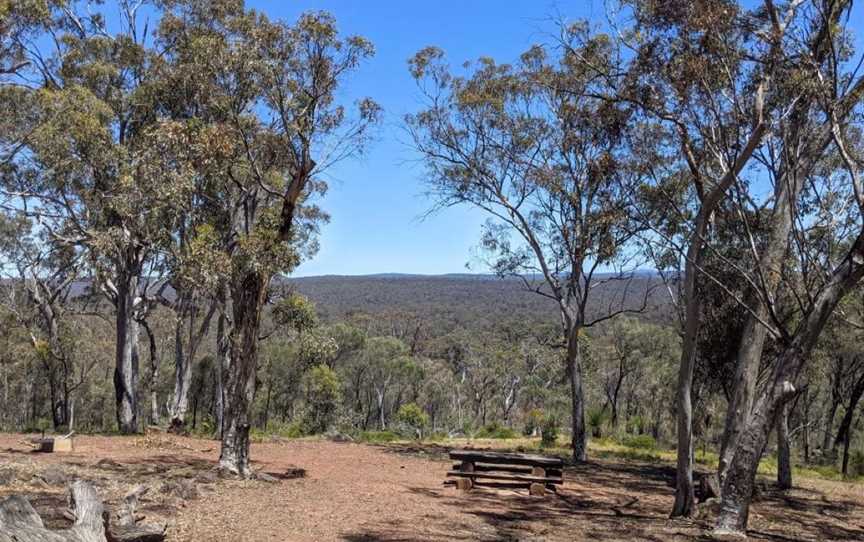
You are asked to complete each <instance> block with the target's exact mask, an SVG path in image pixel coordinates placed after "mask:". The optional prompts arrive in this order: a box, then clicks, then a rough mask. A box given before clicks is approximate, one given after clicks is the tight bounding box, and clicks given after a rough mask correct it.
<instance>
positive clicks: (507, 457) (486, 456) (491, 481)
mask: <svg viewBox="0 0 864 542" xmlns="http://www.w3.org/2000/svg"><path fill="white" fill-rule="evenodd" d="M450 459H453V460H455V461H458V463H456V464H454V465H453V470H451V471H449V472H448V473H447V476H448V477H452V478H454V479H455V480H448V482H449V483H452V484H455V485H456V487H457V488H458V489H461V490H464V491H467V490H470V489H471V488H472V487H474V486H475V485H483V486H491V487H521V488H525V487H527V488H528V490H529V492H530V493H531V495H545V493H546V489H547V488H548V489H551V490H553V491H554V490H555V488H556V486H558V485H561V484H563V483H564V479H563V477H562V470H561V469H562V468H563V466H564V462H563V461H562V460H561V459H560V458H557V457H546V456H542V455H534V454H509V453H501V452H487V451H483V450H453V451H451V452H450ZM445 483H447V482H445Z"/></svg>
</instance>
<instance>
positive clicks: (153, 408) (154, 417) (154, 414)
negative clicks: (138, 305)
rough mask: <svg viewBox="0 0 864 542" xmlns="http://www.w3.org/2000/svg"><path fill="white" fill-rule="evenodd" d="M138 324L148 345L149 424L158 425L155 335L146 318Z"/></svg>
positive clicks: (157, 362)
mask: <svg viewBox="0 0 864 542" xmlns="http://www.w3.org/2000/svg"><path fill="white" fill-rule="evenodd" d="M140 324H141V327H143V328H144V332H145V333H146V334H147V343H148V344H149V346H150V424H151V425H159V397H158V394H157V391H156V383H157V381H158V380H159V352H158V349H157V348H156V336H155V335H154V334H153V330H152V329H150V325H149V324H148V323H147V320H143V319H142V320H141V321H140Z"/></svg>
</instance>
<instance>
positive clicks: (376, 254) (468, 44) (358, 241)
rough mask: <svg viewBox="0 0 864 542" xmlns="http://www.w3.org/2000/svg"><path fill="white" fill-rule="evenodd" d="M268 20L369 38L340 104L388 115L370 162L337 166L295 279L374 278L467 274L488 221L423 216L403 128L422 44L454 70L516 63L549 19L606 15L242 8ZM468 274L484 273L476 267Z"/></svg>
mask: <svg viewBox="0 0 864 542" xmlns="http://www.w3.org/2000/svg"><path fill="white" fill-rule="evenodd" d="M247 5H248V6H249V7H254V8H255V9H258V10H260V11H263V12H265V13H266V14H267V15H268V16H270V17H271V18H281V19H285V20H287V21H293V20H295V19H296V17H297V15H298V14H300V13H301V12H302V11H307V10H326V11H329V12H331V13H333V14H334V15H335V17H336V20H337V23H338V24H339V28H340V30H341V31H342V32H343V33H345V34H360V35H362V36H364V37H366V38H368V39H370V40H371V41H372V42H373V43H374V44H375V47H376V55H375V57H374V58H373V59H371V60H370V61H368V62H367V63H366V64H364V65H363V66H362V67H361V68H360V70H359V71H358V72H357V73H356V74H354V75H353V76H352V77H351V79H350V81H349V83H348V85H347V86H346V88H345V94H344V98H345V100H346V101H348V102H353V100H354V99H355V98H356V97H360V96H370V97H372V98H373V99H375V100H376V101H377V102H378V103H379V104H381V105H382V106H383V108H384V111H385V115H384V122H383V125H382V127H381V129H380V133H379V137H378V140H377V142H376V143H375V144H374V145H373V146H372V148H371V149H370V151H369V153H368V155H367V156H365V157H364V158H361V159H360V160H354V161H350V162H345V163H342V164H340V165H339V166H337V167H335V168H333V169H332V170H331V171H330V174H329V175H328V177H327V180H328V182H329V183H330V191H329V192H328V194H327V195H326V196H325V197H324V199H323V200H321V201H320V202H319V203H320V205H321V206H322V207H323V208H324V209H325V210H327V211H328V212H329V213H330V214H331V216H332V219H331V222H330V223H329V224H328V225H326V226H324V227H323V230H322V234H321V239H320V240H321V251H320V252H319V253H318V255H317V256H316V257H315V258H314V259H313V260H311V261H309V262H305V263H303V264H302V265H301V266H300V267H299V268H298V269H297V271H296V272H295V273H294V275H295V276H308V275H322V274H334V275H357V274H371V273H389V272H393V273H424V274H439V273H464V272H466V269H465V263H466V262H468V261H469V260H470V259H471V248H472V247H473V246H476V244H477V241H478V239H479V237H480V227H481V224H482V223H483V222H484V220H485V217H484V216H483V215H482V214H481V213H480V212H479V211H476V210H473V209H469V208H467V207H463V208H456V209H448V210H446V211H443V212H440V213H437V214H435V215H434V216H431V217H427V218H425V219H423V218H422V215H424V213H426V211H428V210H429V209H430V207H431V206H432V202H431V201H430V200H428V199H427V198H425V197H424V195H423V193H424V186H423V182H422V175H423V169H422V167H421V165H420V164H419V163H418V162H417V157H416V155H415V154H414V153H413V152H412V149H411V147H410V146H409V145H408V141H407V136H406V134H405V133H404V129H403V127H402V118H403V117H404V115H405V114H406V113H409V112H414V111H417V110H418V109H419V108H420V106H421V105H422V104H421V101H420V98H419V94H418V92H417V89H416V86H415V84H414V81H413V80H412V79H411V76H410V75H409V73H408V67H407V60H408V58H410V57H411V56H412V55H413V54H414V53H416V52H417V51H418V50H419V49H421V48H423V47H426V46H427V45H437V46H438V47H441V48H443V49H444V50H445V51H446V53H447V55H448V58H449V59H450V61H451V62H453V63H454V64H461V63H462V62H463V61H466V60H474V59H476V58H477V57H479V56H484V55H486V56H491V57H494V58H496V59H497V60H499V61H502V62H505V61H514V60H516V59H517V58H518V56H519V54H520V53H522V52H523V51H524V50H526V49H527V48H528V47H529V46H530V45H532V44H534V43H538V42H541V41H547V40H546V35H545V34H546V33H548V32H550V31H552V30H554V25H553V24H552V23H551V21H550V18H552V17H553V16H556V15H557V14H561V15H563V16H566V17H567V18H578V17H586V16H591V15H592V14H593V17H592V18H598V19H599V18H602V17H603V4H602V1H601V0H581V1H580V0H570V1H558V2H552V1H551V0H550V1H546V0H432V1H425V2H420V1H413V0H402V1H397V0H312V1H308V0H307V1H301V2H297V1H287V0H247ZM471 271H472V272H482V271H483V269H477V268H476V267H475V268H472V270H471Z"/></svg>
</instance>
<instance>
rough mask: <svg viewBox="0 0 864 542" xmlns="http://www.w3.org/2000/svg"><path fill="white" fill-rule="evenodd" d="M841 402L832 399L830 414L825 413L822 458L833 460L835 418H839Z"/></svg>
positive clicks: (829, 408)
mask: <svg viewBox="0 0 864 542" xmlns="http://www.w3.org/2000/svg"><path fill="white" fill-rule="evenodd" d="M839 406H840V402H839V401H837V400H835V399H834V398H833V397H832V400H831V404H830V406H829V407H828V412H826V413H825V432H824V433H822V458H823V459H830V458H831V448H832V447H831V437H832V436H834V417H835V416H837V408H838V407H839Z"/></svg>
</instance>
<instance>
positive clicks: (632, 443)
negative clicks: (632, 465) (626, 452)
mask: <svg viewBox="0 0 864 542" xmlns="http://www.w3.org/2000/svg"><path fill="white" fill-rule="evenodd" d="M621 444H623V445H624V446H627V447H628V448H638V449H641V450H654V449H656V448H657V441H655V440H654V437H652V436H651V435H631V436H627V437H624V439H623V440H622V441H621Z"/></svg>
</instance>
